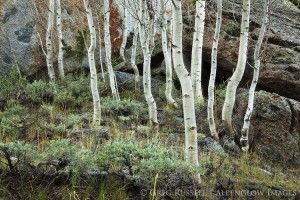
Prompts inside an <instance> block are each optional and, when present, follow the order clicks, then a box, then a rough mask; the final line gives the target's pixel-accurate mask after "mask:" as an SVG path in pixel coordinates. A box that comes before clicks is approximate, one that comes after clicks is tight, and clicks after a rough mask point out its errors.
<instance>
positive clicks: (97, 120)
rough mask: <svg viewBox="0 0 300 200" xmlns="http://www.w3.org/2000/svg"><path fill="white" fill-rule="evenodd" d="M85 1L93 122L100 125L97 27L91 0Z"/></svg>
mask: <svg viewBox="0 0 300 200" xmlns="http://www.w3.org/2000/svg"><path fill="white" fill-rule="evenodd" d="M83 2H84V7H85V10H86V15H87V19H88V24H89V30H90V38H91V45H90V47H89V49H88V59H89V66H90V73H91V90H92V96H93V103H94V113H93V123H94V125H95V126H99V125H100V120H101V107H100V96H99V92H98V78H97V70H96V64H95V49H96V29H95V25H94V21H93V14H92V9H91V5H90V3H89V0H83Z"/></svg>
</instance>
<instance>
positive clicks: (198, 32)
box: [191, 0, 205, 102]
mask: <svg viewBox="0 0 300 200" xmlns="http://www.w3.org/2000/svg"><path fill="white" fill-rule="evenodd" d="M204 22H205V0H197V1H196V16H195V27H194V35H193V48H192V62H191V78H192V84H193V88H194V96H195V100H197V101H198V102H201V101H204V98H203V94H202V86H201V71H202V69H201V68H202V46H203V34H204Z"/></svg>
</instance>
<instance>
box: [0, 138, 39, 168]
mask: <svg viewBox="0 0 300 200" xmlns="http://www.w3.org/2000/svg"><path fill="white" fill-rule="evenodd" d="M34 152H35V151H34V149H33V148H32V145H30V144H26V143H24V142H19V141H17V142H9V143H0V160H1V161H3V162H1V163H2V164H4V165H5V166H4V167H9V169H10V170H15V169H16V166H17V165H18V164H21V163H27V164H29V165H30V163H32V161H33V156H34ZM0 166H1V165H0Z"/></svg>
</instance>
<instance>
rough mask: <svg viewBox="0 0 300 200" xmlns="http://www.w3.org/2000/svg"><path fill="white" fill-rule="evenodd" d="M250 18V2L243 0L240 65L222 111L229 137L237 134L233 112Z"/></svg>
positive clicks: (229, 86)
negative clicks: (233, 121)
mask: <svg viewBox="0 0 300 200" xmlns="http://www.w3.org/2000/svg"><path fill="white" fill-rule="evenodd" d="M249 18H250V0H243V8H242V22H241V34H240V46H239V57H238V63H237V66H236V69H235V71H234V73H233V75H232V77H231V78H230V79H229V82H228V85H227V88H226V97H225V102H224V105H223V109H222V120H223V125H224V129H225V132H226V133H227V134H229V135H232V134H233V133H234V132H235V130H234V129H233V126H232V112H233V106H234V103H235V98H236V90H237V87H238V85H239V83H240V81H241V79H242V77H243V74H244V71H245V67H246V61H247V50H248V35H249Z"/></svg>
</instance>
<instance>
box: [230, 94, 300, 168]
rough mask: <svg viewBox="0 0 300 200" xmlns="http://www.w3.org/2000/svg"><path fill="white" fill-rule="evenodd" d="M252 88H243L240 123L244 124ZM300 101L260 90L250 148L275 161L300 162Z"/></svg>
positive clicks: (239, 102) (238, 109) (254, 113)
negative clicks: (249, 92) (248, 89)
mask: <svg viewBox="0 0 300 200" xmlns="http://www.w3.org/2000/svg"><path fill="white" fill-rule="evenodd" d="M247 98H248V91H246V90H240V91H239V95H238V99H237V102H238V105H237V109H236V115H235V116H236V120H235V121H236V122H237V123H236V125H237V126H239V127H238V129H240V128H241V126H242V124H243V118H244V114H245V111H246V109H247ZM299 117H300V103H299V102H296V101H294V100H291V99H287V98H285V97H282V96H279V95H277V94H275V93H268V92H265V91H259V92H256V98H255V103H254V110H253V113H252V117H251V127H250V149H251V151H254V152H256V153H258V154H261V155H262V156H264V157H267V158H268V159H269V160H271V161H273V162H275V163H284V164H286V165H288V166H292V167H299V166H300V118H299Z"/></svg>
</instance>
